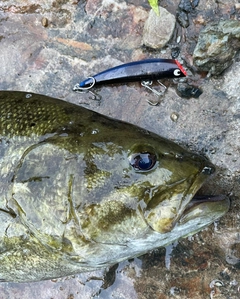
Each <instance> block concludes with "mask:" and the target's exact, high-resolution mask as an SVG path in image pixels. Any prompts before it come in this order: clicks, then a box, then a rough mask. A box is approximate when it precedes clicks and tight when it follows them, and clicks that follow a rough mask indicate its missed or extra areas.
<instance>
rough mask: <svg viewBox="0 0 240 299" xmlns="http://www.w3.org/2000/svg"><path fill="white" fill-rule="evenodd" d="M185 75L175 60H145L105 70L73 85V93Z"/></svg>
mask: <svg viewBox="0 0 240 299" xmlns="http://www.w3.org/2000/svg"><path fill="white" fill-rule="evenodd" d="M186 75H187V73H186V71H185V69H184V68H183V66H182V65H181V64H180V62H179V61H177V60H175V59H157V58H155V59H146V60H140V61H134V62H129V63H126V64H121V65H119V66H116V67H113V68H110V69H107V70H105V71H103V72H101V73H98V74H96V75H94V76H92V77H89V78H87V79H86V80H84V81H82V82H80V83H79V84H77V85H75V86H74V88H73V90H74V91H81V90H82V91H84V90H88V89H91V88H92V87H93V86H95V85H104V84H112V83H126V82H136V81H146V80H148V81H153V80H158V79H163V78H179V77H185V76H186Z"/></svg>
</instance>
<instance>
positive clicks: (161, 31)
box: [143, 6, 176, 49]
mask: <svg viewBox="0 0 240 299" xmlns="http://www.w3.org/2000/svg"><path fill="white" fill-rule="evenodd" d="M175 24H176V19H175V16H174V15H172V14H171V13H170V12H168V11H167V10H166V9H165V8H163V7H161V6H159V16H157V15H156V13H155V12H154V11H153V10H151V11H150V13H149V17H148V19H147V21H146V22H145V25H144V30H143V44H144V45H145V46H147V47H150V48H153V49H161V48H163V47H164V46H165V45H166V44H167V43H168V42H169V40H170V39H171V37H172V34H173V31H174V28H175Z"/></svg>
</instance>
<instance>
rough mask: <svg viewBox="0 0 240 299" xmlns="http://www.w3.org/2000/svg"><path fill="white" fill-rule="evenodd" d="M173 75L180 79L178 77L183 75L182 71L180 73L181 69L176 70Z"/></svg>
mask: <svg viewBox="0 0 240 299" xmlns="http://www.w3.org/2000/svg"><path fill="white" fill-rule="evenodd" d="M173 74H174V76H176V77H178V76H180V75H181V71H180V70H179V69H175V70H174V71H173Z"/></svg>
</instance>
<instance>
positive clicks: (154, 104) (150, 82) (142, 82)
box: [141, 80, 167, 106]
mask: <svg viewBox="0 0 240 299" xmlns="http://www.w3.org/2000/svg"><path fill="white" fill-rule="evenodd" d="M157 82H158V84H159V85H161V86H162V87H163V88H164V90H163V91H158V90H156V89H155V88H153V87H151V85H152V83H153V81H141V85H142V86H143V87H145V88H147V89H148V90H150V91H151V92H153V93H154V94H155V95H156V96H158V97H162V96H163V95H164V93H165V92H166V90H167V87H166V86H165V85H164V84H163V83H162V82H160V81H159V80H157ZM147 102H148V103H149V104H150V105H152V106H157V105H158V104H159V103H158V102H157V103H154V102H151V101H150V100H147Z"/></svg>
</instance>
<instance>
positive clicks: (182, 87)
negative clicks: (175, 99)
mask: <svg viewBox="0 0 240 299" xmlns="http://www.w3.org/2000/svg"><path fill="white" fill-rule="evenodd" d="M177 93H178V95H179V96H180V97H183V98H187V99H190V98H199V97H200V95H201V94H202V93H203V91H202V90H201V89H200V88H198V87H195V86H192V85H189V84H188V83H178V86H177Z"/></svg>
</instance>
